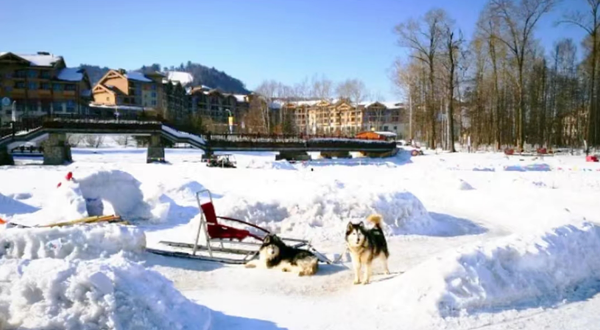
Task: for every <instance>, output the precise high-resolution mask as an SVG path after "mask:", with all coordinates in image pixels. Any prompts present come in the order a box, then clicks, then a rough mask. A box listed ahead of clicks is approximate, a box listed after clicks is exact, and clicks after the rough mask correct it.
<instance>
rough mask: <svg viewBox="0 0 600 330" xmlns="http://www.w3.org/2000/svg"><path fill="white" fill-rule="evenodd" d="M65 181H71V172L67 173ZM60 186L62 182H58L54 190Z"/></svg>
mask: <svg viewBox="0 0 600 330" xmlns="http://www.w3.org/2000/svg"><path fill="white" fill-rule="evenodd" d="M65 179H66V180H67V181H71V180H72V179H73V172H69V173H67V176H65ZM60 186H62V182H59V183H58V185H57V186H56V188H58V187H60Z"/></svg>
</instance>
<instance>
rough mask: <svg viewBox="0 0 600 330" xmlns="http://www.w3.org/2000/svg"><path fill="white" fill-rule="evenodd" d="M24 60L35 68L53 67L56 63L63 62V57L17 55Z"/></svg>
mask: <svg viewBox="0 0 600 330" xmlns="http://www.w3.org/2000/svg"><path fill="white" fill-rule="evenodd" d="M15 55H17V56H19V57H20V58H22V59H25V60H26V61H28V62H29V63H31V65H33V66H53V65H54V64H55V63H56V62H58V61H60V60H62V59H63V58H62V56H55V55H53V54H50V55H40V54H32V55H30V54H15Z"/></svg>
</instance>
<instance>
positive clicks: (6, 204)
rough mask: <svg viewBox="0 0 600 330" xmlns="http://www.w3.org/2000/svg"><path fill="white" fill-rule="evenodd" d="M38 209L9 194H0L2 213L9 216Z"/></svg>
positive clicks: (0, 213) (0, 209)
mask: <svg viewBox="0 0 600 330" xmlns="http://www.w3.org/2000/svg"><path fill="white" fill-rule="evenodd" d="M36 211H38V208H36V207H33V206H31V205H28V204H25V203H23V202H20V201H18V200H16V199H13V198H11V197H9V196H5V195H2V194H0V215H2V216H9V215H14V214H22V213H33V212H36Z"/></svg>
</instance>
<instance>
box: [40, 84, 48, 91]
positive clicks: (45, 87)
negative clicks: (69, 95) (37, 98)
mask: <svg viewBox="0 0 600 330" xmlns="http://www.w3.org/2000/svg"><path fill="white" fill-rule="evenodd" d="M40 89H43V90H47V91H49V90H50V83H41V84H40Z"/></svg>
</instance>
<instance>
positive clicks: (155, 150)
mask: <svg viewBox="0 0 600 330" xmlns="http://www.w3.org/2000/svg"><path fill="white" fill-rule="evenodd" d="M156 162H159V163H165V162H166V161H165V148H164V147H163V145H162V144H161V142H160V135H158V134H155V135H150V143H149V144H148V151H147V153H146V163H148V164H149V163H156Z"/></svg>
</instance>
